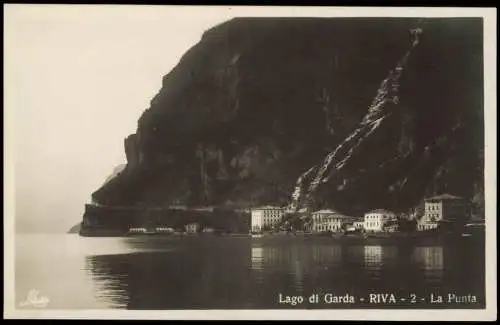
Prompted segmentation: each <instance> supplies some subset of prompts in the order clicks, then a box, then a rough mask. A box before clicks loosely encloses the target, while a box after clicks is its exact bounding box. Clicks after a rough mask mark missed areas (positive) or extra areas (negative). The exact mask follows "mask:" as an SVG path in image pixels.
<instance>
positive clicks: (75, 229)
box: [68, 222, 82, 234]
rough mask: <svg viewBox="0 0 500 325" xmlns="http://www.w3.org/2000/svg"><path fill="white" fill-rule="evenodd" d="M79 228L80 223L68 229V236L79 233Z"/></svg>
mask: <svg viewBox="0 0 500 325" xmlns="http://www.w3.org/2000/svg"><path fill="white" fill-rule="evenodd" d="M81 227H82V224H81V222H79V223H77V224H76V225H74V226H73V227H71V228H70V230H69V231H68V234H78V233H79V232H80V228H81Z"/></svg>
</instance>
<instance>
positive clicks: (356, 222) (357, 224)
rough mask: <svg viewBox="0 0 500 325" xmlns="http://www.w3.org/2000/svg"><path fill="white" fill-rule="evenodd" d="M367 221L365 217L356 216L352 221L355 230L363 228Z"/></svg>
mask: <svg viewBox="0 0 500 325" xmlns="http://www.w3.org/2000/svg"><path fill="white" fill-rule="evenodd" d="M364 224H365V221H364V219H363V218H356V219H355V220H354V222H353V223H352V225H353V227H354V229H355V230H362V229H363V228H364Z"/></svg>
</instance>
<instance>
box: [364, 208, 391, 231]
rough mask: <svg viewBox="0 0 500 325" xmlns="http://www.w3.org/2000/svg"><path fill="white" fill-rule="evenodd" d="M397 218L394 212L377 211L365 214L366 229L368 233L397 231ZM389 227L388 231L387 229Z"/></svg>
mask: <svg viewBox="0 0 500 325" xmlns="http://www.w3.org/2000/svg"><path fill="white" fill-rule="evenodd" d="M394 224H397V217H396V214H395V213H394V212H391V211H388V210H384V209H376V210H372V211H370V212H367V213H365V218H364V229H365V231H367V232H381V231H394V230H395V229H397V228H396V227H397V226H394ZM388 226H389V228H388V229H386V228H387V227H388Z"/></svg>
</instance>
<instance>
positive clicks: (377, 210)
mask: <svg viewBox="0 0 500 325" xmlns="http://www.w3.org/2000/svg"><path fill="white" fill-rule="evenodd" d="M368 213H389V214H394V212H392V211H389V210H386V209H375V210H371V211H369V212H367V213H365V214H368Z"/></svg>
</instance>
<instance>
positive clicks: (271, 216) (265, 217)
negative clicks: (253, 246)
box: [251, 206, 285, 232]
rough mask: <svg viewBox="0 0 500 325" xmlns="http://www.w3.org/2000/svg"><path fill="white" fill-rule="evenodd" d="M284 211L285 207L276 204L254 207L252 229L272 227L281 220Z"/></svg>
mask: <svg viewBox="0 0 500 325" xmlns="http://www.w3.org/2000/svg"><path fill="white" fill-rule="evenodd" d="M284 213H285V210H284V209H282V208H280V207H275V206H263V207H258V208H253V209H252V212H251V217H252V226H251V227H252V231H254V232H260V231H262V230H265V229H266V228H272V227H273V226H275V225H276V224H278V223H279V222H280V221H281V218H282V217H283V215H284Z"/></svg>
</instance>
